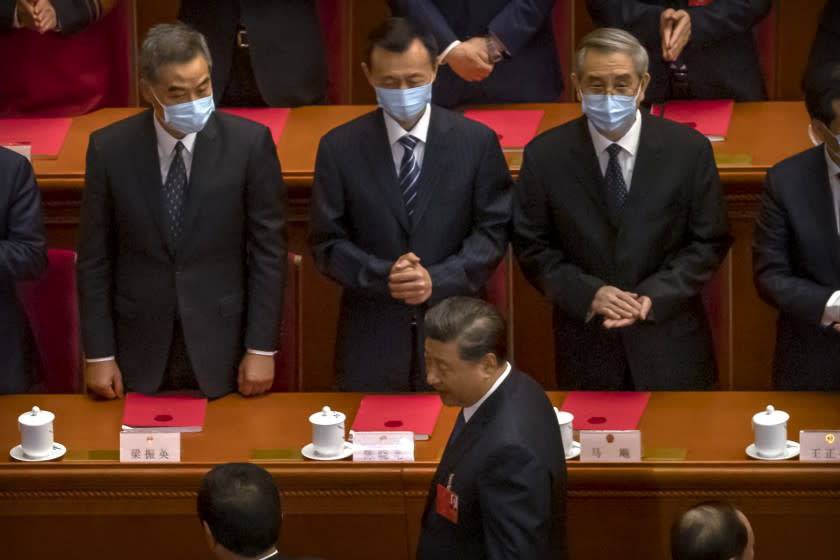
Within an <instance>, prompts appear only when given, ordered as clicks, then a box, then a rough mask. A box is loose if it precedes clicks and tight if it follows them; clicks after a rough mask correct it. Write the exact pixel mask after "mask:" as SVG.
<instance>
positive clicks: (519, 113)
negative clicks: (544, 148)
mask: <svg viewBox="0 0 840 560" xmlns="http://www.w3.org/2000/svg"><path fill="white" fill-rule="evenodd" d="M464 116H465V117H467V118H468V119H472V120H474V121H478V122H480V123H482V124H485V125H487V126H489V127H490V128H492V129H493V130H494V131H495V132H496V134H497V135H498V136H499V143H501V145H502V148H506V149H508V148H524V147H525V144H527V143H528V142H530V141H531V139H532V138H534V136H536V135H537V129H539V127H540V121H541V120H542V117H543V111H540V110H520V109H511V110H499V111H495V110H485V109H476V110H472V111H465V112H464Z"/></svg>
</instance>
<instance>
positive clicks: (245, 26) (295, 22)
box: [178, 0, 327, 107]
mask: <svg viewBox="0 0 840 560" xmlns="http://www.w3.org/2000/svg"><path fill="white" fill-rule="evenodd" d="M178 18H179V19H180V20H181V21H183V22H184V23H188V24H189V25H192V26H193V27H195V28H196V29H197V30H198V31H200V32H201V33H202V34H203V35H204V36H205V37H207V42H208V44H209V45H210V53H211V54H212V56H213V63H214V64H213V85H214V86H215V94H214V97H215V99H216V102H217V103H218V104H220V105H223V106H224V105H233V106H257V107H259V106H266V105H268V106H271V107H297V106H298V105H311V104H315V103H322V102H323V101H324V99H325V98H326V90H327V63H326V58H325V55H324V45H323V41H322V38H321V24H320V21H319V20H318V3H317V2H316V1H315V0H294V1H289V0H283V1H276V0H275V1H270V2H266V1H265V0H214V1H213V2H206V1H205V0H181V10H180V12H179V15H178Z"/></svg>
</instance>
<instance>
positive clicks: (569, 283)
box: [513, 28, 731, 390]
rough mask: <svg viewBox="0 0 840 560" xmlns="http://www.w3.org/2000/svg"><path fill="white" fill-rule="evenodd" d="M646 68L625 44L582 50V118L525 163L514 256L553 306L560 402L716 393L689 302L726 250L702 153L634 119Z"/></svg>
mask: <svg viewBox="0 0 840 560" xmlns="http://www.w3.org/2000/svg"><path fill="white" fill-rule="evenodd" d="M647 65H648V58H647V53H646V52H645V50H644V48H643V47H642V46H641V45H640V44H639V42H638V41H637V40H636V39H635V38H634V37H633V36H632V35H630V34H628V33H627V32H625V31H621V30H618V29H612V28H602V29H598V30H596V31H593V32H592V33H590V34H589V35H587V36H586V37H584V38H583V40H582V42H581V44H580V46H579V48H578V51H577V53H576V57H575V72H574V73H573V74H572V79H573V82H574V85H575V87H576V89H577V91H578V95H580V96H581V97H582V100H583V112H584V116H583V117H581V118H578V119H575V120H573V121H571V122H569V123H566V124H564V125H561V126H559V127H557V128H554V129H552V130H549V131H548V132H546V133H544V134H542V135H541V136H539V137H537V138H536V139H534V140H533V141H532V142H531V143H530V144H529V145H528V146H527V147H526V149H525V154H524V160H523V164H522V170H521V172H520V175H519V183H518V185H517V189H516V198H515V203H514V240H513V243H514V251H515V252H516V254H517V257H518V258H519V262H520V264H521V266H522V270H523V272H524V273H525V275H526V277H527V278H528V279H529V281H530V282H531V283H532V284H533V285H534V286H535V287H536V288H537V289H538V290H540V292H542V293H543V294H545V295H546V297H548V298H549V300H551V302H552V303H553V304H554V331H555V353H556V354H555V357H556V368H557V382H558V384H559V386H560V388H562V389H592V390H596V389H606V390H633V389H637V390H691V389H704V388H708V387H711V386H712V384H713V382H714V379H715V371H716V367H715V361H714V355H713V350H712V337H711V332H710V329H709V325H708V322H707V319H706V316H705V313H704V310H703V304H702V302H701V297H700V292H701V290H702V289H703V286H704V284H705V283H706V281H708V280H709V279H710V278H711V276H712V275H713V274H714V272H715V270H716V269H717V267H718V265H719V264H720V262H721V260H722V259H723V258H724V256H725V255H726V252H727V249H728V248H729V245H730V243H731V237H730V235H729V225H728V222H727V216H726V208H725V203H724V199H723V194H722V192H721V186H720V180H719V177H718V173H717V168H716V166H715V162H714V157H713V155H712V148H711V145H710V144H709V142H708V140H707V139H706V138H705V137H704V136H702V135H701V134H699V133H698V132H696V131H694V130H692V129H690V128H688V127H686V126H683V125H679V124H676V123H672V122H670V121H667V120H664V119H660V118H657V117H651V116H649V115H647V114H642V113H641V112H640V111H639V109H638V106H639V103H640V102H641V101H642V100H643V99H644V92H645V87H646V86H647V84H648V80H649V75H648V73H647Z"/></svg>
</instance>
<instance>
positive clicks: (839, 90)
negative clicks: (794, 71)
mask: <svg viewBox="0 0 840 560" xmlns="http://www.w3.org/2000/svg"><path fill="white" fill-rule="evenodd" d="M836 99H840V64H826V65H824V66H821V67H819V68H816V69H814V70H813V71H812V72H810V73H809V74H808V76H807V78H806V81H805V107H807V109H808V115H810V117H811V118H812V119H817V120H819V121H822V122H824V123H825V124H826V126H830V125H831V123H832V121H834V120H835V119H837V118H840V115H838V114H836V113H835V112H834V108H833V107H832V102H833V101H834V100H836Z"/></svg>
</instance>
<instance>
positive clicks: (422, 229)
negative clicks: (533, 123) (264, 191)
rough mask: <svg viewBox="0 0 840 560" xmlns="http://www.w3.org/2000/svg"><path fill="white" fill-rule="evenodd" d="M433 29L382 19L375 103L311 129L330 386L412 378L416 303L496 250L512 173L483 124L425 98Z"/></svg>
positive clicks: (485, 273)
mask: <svg viewBox="0 0 840 560" xmlns="http://www.w3.org/2000/svg"><path fill="white" fill-rule="evenodd" d="M435 53H436V47H435V43H434V38H433V37H431V36H430V35H429V34H427V33H425V32H424V31H422V30H421V29H419V28H417V27H416V26H415V25H414V24H412V23H411V22H409V21H408V20H404V19H400V18H393V19H390V20H388V21H387V22H386V23H385V24H384V25H383V26H382V27H380V28H379V29H378V30H376V31H375V32H374V34H373V35H372V37H371V47H370V51H369V53H368V56H367V62H366V63H364V66H363V68H364V70H365V73H366V74H367V76H368V80H369V81H370V83H371V85H372V86H373V87H374V88H375V89H376V94H377V98H378V99H379V102H380V105H381V106H382V109H379V110H377V111H374V112H372V113H368V114H366V115H363V116H362V117H359V118H358V119H356V120H354V121H351V122H349V123H347V124H345V125H342V126H340V127H338V128H336V129H334V130H332V131H331V132H329V133H328V134H326V135H325V136H324V137H323V138H322V139H321V144H320V146H319V148H318V157H317V160H316V163H315V179H314V182H313V185H312V207H311V220H310V226H311V229H310V237H309V242H310V245H311V247H312V252H313V255H314V257H315V263H316V264H317V265H318V268H319V269H320V270H321V271H322V272H323V273H324V274H326V275H327V276H329V277H330V278H332V279H333V280H335V281H336V282H338V283H339V284H341V286H342V288H343V292H342V296H341V311H340V318H339V324H338V340H337V344H336V374H337V381H338V387H339V388H340V389H342V390H348V391H407V390H414V389H417V388H420V387H422V386H423V379H424V376H423V360H422V348H423V333H422V319H423V312H424V309H425V307H426V306H427V305H433V304H434V303H436V302H438V301H441V300H442V299H444V298H447V297H449V296H452V295H477V294H479V293H480V292H481V290H482V289H483V286H484V284H485V283H486V282H487V280H488V279H489V277H490V275H491V274H492V272H493V270H494V269H495V268H496V265H498V263H499V261H501V259H502V257H503V256H504V253H505V250H506V247H507V241H508V226H509V221H510V202H511V192H510V191H511V189H510V187H511V179H510V174H509V173H508V170H507V166H506V164H505V160H504V156H503V154H502V151H501V148H500V147H499V141H498V139H497V137H496V135H495V134H494V133H493V131H491V130H490V129H489V128H487V127H485V126H483V125H481V124H479V123H476V122H473V121H470V120H467V119H465V118H464V117H463V116H461V115H459V114H456V113H452V112H450V111H447V110H446V109H442V108H440V107H437V106H433V105H431V104H430V103H429V101H430V94H431V91H430V90H431V83H432V81H433V80H434V77H435V69H436V65H435Z"/></svg>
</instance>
